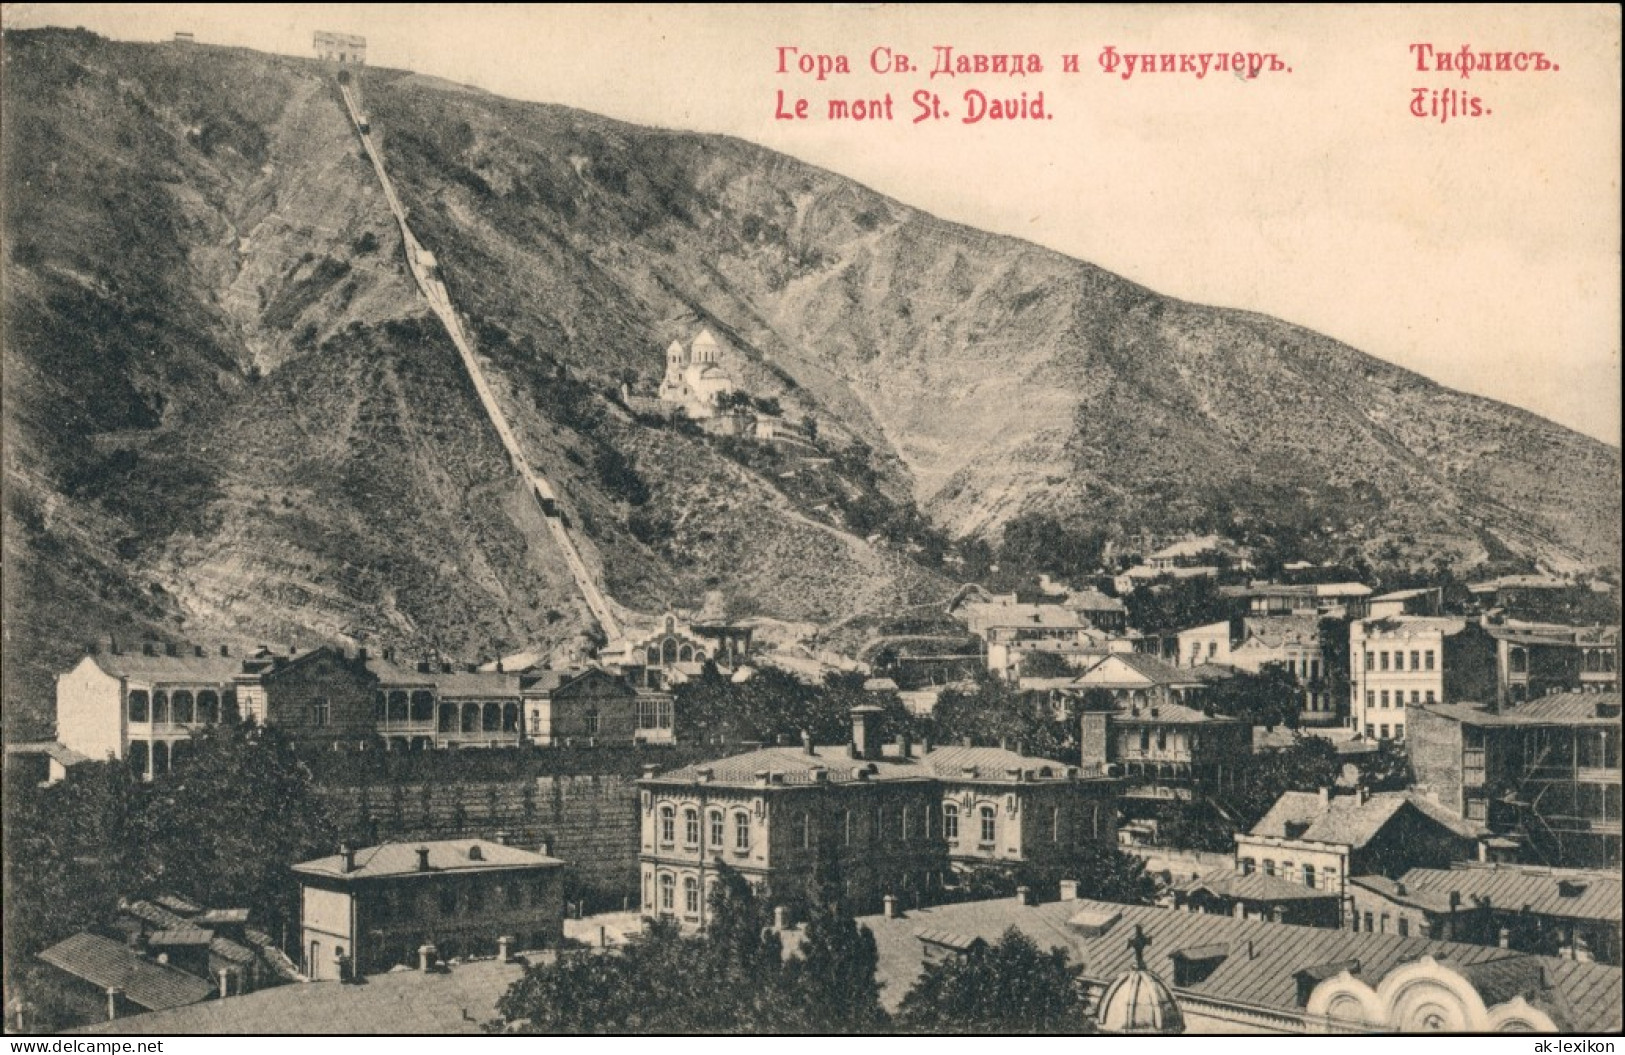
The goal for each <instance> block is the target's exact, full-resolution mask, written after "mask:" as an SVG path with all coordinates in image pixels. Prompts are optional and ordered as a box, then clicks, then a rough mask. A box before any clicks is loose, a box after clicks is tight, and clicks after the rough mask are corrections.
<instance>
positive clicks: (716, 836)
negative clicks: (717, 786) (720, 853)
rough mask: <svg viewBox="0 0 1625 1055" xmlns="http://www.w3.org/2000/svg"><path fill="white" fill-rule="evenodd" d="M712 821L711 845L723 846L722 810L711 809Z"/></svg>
mask: <svg viewBox="0 0 1625 1055" xmlns="http://www.w3.org/2000/svg"><path fill="white" fill-rule="evenodd" d="M710 821H711V824H710V828H711V845H712V846H721V845H722V811H721V810H712V811H711V816H710Z"/></svg>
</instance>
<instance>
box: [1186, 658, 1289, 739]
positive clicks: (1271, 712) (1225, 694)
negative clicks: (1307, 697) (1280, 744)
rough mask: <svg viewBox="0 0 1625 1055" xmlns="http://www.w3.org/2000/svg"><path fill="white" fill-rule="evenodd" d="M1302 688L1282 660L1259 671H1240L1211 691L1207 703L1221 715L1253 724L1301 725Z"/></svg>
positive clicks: (1222, 679) (1212, 687)
mask: <svg viewBox="0 0 1625 1055" xmlns="http://www.w3.org/2000/svg"><path fill="white" fill-rule="evenodd" d="M1300 699H1301V690H1300V688H1299V687H1298V679H1297V678H1296V677H1295V676H1294V675H1293V673H1292V672H1291V671H1290V670H1288V669H1287V668H1286V666H1284V665H1283V664H1280V663H1266V664H1265V665H1264V667H1263V669H1261V670H1260V671H1259V672H1258V673H1256V674H1254V673H1252V672H1251V671H1245V670H1238V671H1236V673H1235V674H1234V675H1233V676H1232V677H1228V678H1221V679H1220V680H1218V681H1216V682H1214V683H1213V685H1212V686H1211V688H1210V689H1209V690H1208V697H1207V702H1208V704H1209V705H1210V706H1211V707H1212V708H1213V710H1215V711H1216V712H1218V713H1219V714H1223V715H1228V716H1229V717H1231V718H1239V719H1241V720H1242V721H1244V722H1247V723H1248V724H1250V725H1267V726H1272V727H1273V726H1277V725H1284V726H1287V727H1288V728H1292V729H1296V728H1297V727H1298V707H1299V701H1300Z"/></svg>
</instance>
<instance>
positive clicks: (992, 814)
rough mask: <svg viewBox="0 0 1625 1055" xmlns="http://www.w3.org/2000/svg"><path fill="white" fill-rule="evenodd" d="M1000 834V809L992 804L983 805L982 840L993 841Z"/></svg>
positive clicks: (985, 841)
mask: <svg viewBox="0 0 1625 1055" xmlns="http://www.w3.org/2000/svg"><path fill="white" fill-rule="evenodd" d="M997 835H998V810H996V809H994V808H993V807H992V806H983V807H982V842H984V843H991V842H993V840H994V838H995V837H996V836H997Z"/></svg>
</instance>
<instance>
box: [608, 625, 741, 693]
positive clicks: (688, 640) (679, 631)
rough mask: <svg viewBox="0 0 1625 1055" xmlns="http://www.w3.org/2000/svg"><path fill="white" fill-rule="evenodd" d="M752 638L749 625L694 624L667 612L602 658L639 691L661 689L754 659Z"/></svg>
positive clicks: (611, 645)
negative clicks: (711, 668)
mask: <svg viewBox="0 0 1625 1055" xmlns="http://www.w3.org/2000/svg"><path fill="white" fill-rule="evenodd" d="M751 636H752V630H751V628H750V627H748V626H740V625H737V624H734V623H728V622H697V623H689V622H684V621H682V620H680V619H678V617H677V615H676V614H675V613H673V612H667V613H666V614H665V615H664V616H663V617H661V620H660V623H659V625H658V626H657V627H655V628H654V629H653V630H647V631H643V632H638V633H628V634H627V635H626V636H625V637H622V638H620V639H618V640H616V641H612V642H610V643H609V644H608V645H606V646H604V648H603V649H601V650H600V651H599V654H598V658H599V661H600V662H601V663H603V664H604V665H605V666H607V667H612V668H616V669H618V670H620V671H622V672H623V673H624V674H626V676H627V678H628V679H629V680H630V681H631V683H632V685H633V686H634V687H635V688H637V689H638V690H639V691H643V690H655V691H659V690H661V689H665V688H667V687H669V686H670V685H672V684H675V683H677V682H680V681H683V680H685V679H687V678H691V677H694V676H695V675H697V674H699V672H700V670H701V668H703V667H704V666H705V664H706V663H707V662H714V663H716V665H717V666H719V667H722V668H724V669H732V668H735V667H738V666H739V665H740V664H742V663H744V662H745V661H746V659H747V658H748V657H749V655H750V647H751Z"/></svg>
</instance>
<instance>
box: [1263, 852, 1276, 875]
mask: <svg viewBox="0 0 1625 1055" xmlns="http://www.w3.org/2000/svg"><path fill="white" fill-rule="evenodd" d="M1264 874H1265V875H1267V876H1272V875H1274V874H1275V861H1274V860H1273V859H1272V858H1268V857H1266V858H1264Z"/></svg>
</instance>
